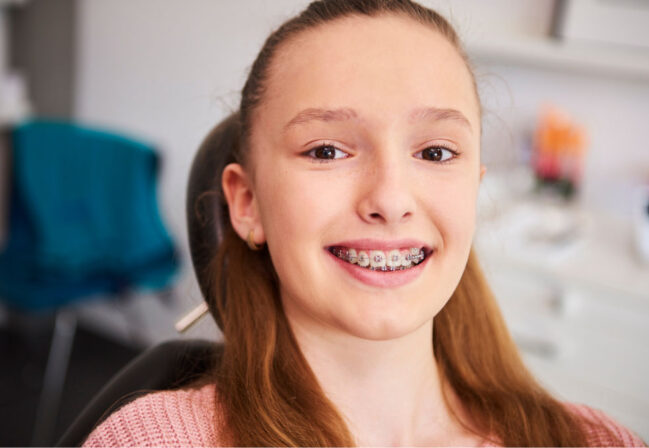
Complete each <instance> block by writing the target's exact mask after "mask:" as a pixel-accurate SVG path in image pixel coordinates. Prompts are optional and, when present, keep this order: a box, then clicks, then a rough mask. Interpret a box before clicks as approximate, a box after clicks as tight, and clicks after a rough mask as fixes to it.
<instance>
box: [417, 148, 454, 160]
mask: <svg viewBox="0 0 649 448" xmlns="http://www.w3.org/2000/svg"><path fill="white" fill-rule="evenodd" d="M419 154H421V158H422V159H424V160H430V161H431V162H446V161H448V160H450V159H452V158H454V157H455V156H456V155H457V153H456V152H455V151H452V150H450V149H448V148H444V147H443V146H432V147H430V148H426V149H424V150H423V151H421V152H420V153H419Z"/></svg>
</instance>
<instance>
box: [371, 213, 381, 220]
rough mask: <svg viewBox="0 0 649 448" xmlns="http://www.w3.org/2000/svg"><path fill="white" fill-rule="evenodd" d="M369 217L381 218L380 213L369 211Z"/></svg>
mask: <svg viewBox="0 0 649 448" xmlns="http://www.w3.org/2000/svg"><path fill="white" fill-rule="evenodd" d="M370 218H373V219H380V218H381V214H380V213H371V214H370Z"/></svg>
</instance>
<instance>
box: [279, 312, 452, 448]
mask: <svg viewBox="0 0 649 448" xmlns="http://www.w3.org/2000/svg"><path fill="white" fill-rule="evenodd" d="M292 328H293V331H294V333H295V336H296V339H297V341H298V343H299V345H300V348H301V350H302V352H303V353H304V356H305V358H306V360H307V362H308V363H309V365H310V367H311V369H312V370H313V372H314V373H315V375H316V377H317V379H318V382H319V383H320V386H321V387H322V389H323V390H324V392H325V394H326V395H327V397H328V398H329V399H330V400H331V401H332V402H333V403H334V405H335V406H336V407H337V409H338V411H339V412H340V413H341V414H342V415H343V417H344V418H345V419H346V421H347V422H348V426H349V429H350V430H351V432H352V434H353V435H354V436H355V437H356V440H357V442H358V444H359V445H365V446H369V445H383V446H386V445H411V446H412V445H420V444H426V445H443V444H448V443H449V440H450V439H458V437H460V435H461V434H462V433H463V432H464V431H463V429H462V428H461V427H460V426H459V424H458V423H457V422H456V421H455V420H454V418H453V417H452V415H451V412H450V410H449V408H448V406H447V405H446V403H445V400H444V399H443V393H442V388H443V385H442V382H441V379H440V375H439V372H438V366H437V363H436V361H435V357H434V355H433V345H432V330H433V322H432V320H431V321H428V322H426V323H425V324H424V325H422V326H421V327H420V328H418V329H417V330H415V331H414V332H412V333H409V334H408V335H405V336H403V337H400V338H395V339H390V340H384V341H374V340H366V339H361V338H356V337H353V336H350V335H349V334H341V333H340V332H335V331H328V330H327V329H323V328H319V329H318V330H317V331H314V329H313V328H304V327H301V326H300V325H296V324H294V325H292ZM450 398H451V400H452V401H454V400H453V398H452V397H450Z"/></svg>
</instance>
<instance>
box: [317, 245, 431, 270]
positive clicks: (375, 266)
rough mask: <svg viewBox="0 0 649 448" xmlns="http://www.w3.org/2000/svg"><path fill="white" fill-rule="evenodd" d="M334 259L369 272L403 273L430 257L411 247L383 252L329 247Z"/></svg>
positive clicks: (420, 249) (420, 248) (419, 249)
mask: <svg viewBox="0 0 649 448" xmlns="http://www.w3.org/2000/svg"><path fill="white" fill-rule="evenodd" d="M328 250H329V252H331V253H332V254H333V255H335V256H336V257H338V258H340V259H341V260H343V261H346V262H347V263H350V264H353V265H356V266H358V267H361V268H364V269H367V270H370V271H383V272H391V271H403V270H406V269H411V268H413V267H415V266H417V265H418V264H419V263H421V262H422V261H424V260H425V259H426V257H428V256H429V255H430V253H427V251H426V249H425V248H423V247H411V248H407V249H393V250H389V251H383V250H364V249H363V250H361V249H353V248H348V247H343V246H331V247H329V248H328Z"/></svg>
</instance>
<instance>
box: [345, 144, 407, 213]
mask: <svg viewBox="0 0 649 448" xmlns="http://www.w3.org/2000/svg"><path fill="white" fill-rule="evenodd" d="M377 152H378V151H377ZM394 153H395V154H389V153H387V152H386V153H385V154H380V155H376V156H375V157H373V158H372V160H371V161H370V162H368V164H367V166H366V167H365V170H363V175H361V176H359V178H361V179H362V180H361V182H362V183H363V185H362V188H360V189H359V191H360V192H361V194H360V196H359V200H358V205H357V210H358V214H359V216H360V217H361V219H363V220H364V221H365V222H367V223H371V224H398V223H402V222H405V221H407V220H408V219H409V218H410V217H411V216H412V214H413V213H414V211H415V198H414V196H413V193H414V192H413V191H412V190H413V183H412V181H411V180H410V179H409V173H408V161H407V160H404V159H405V156H403V155H399V154H398V153H397V151H394Z"/></svg>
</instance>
